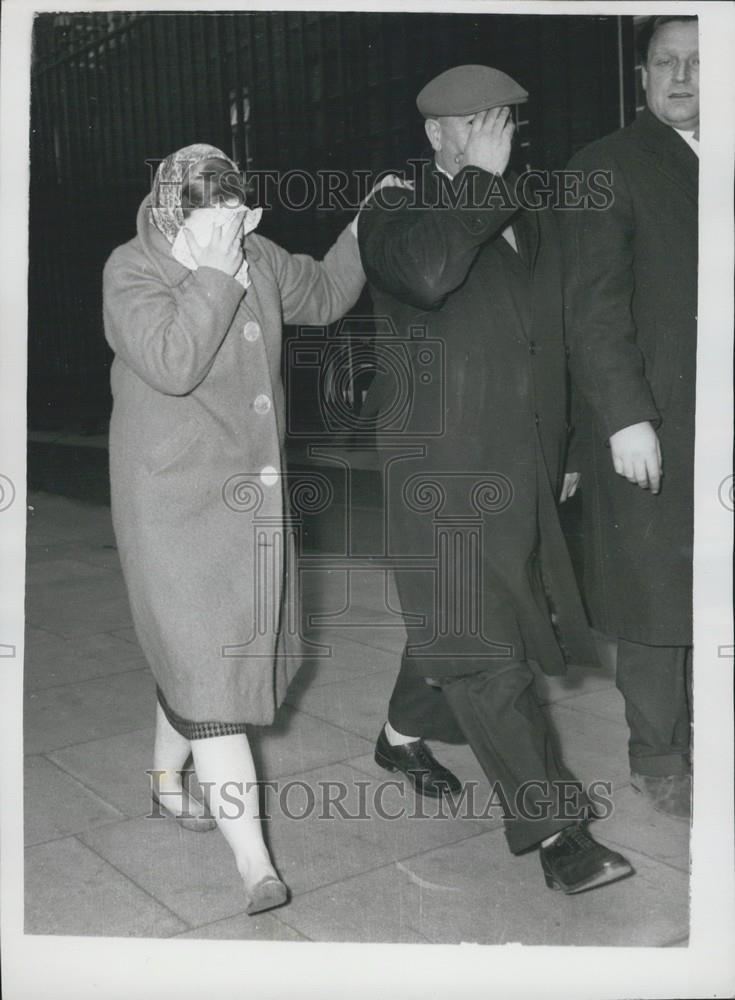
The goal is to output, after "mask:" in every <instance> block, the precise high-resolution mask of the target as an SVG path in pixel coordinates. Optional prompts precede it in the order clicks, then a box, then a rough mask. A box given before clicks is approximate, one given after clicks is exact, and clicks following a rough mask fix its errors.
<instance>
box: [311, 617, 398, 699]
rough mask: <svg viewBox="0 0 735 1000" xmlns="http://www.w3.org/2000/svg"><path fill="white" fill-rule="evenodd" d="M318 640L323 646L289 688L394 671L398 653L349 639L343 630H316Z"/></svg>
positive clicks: (396, 670) (396, 665) (330, 682)
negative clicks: (318, 632)
mask: <svg viewBox="0 0 735 1000" xmlns="http://www.w3.org/2000/svg"><path fill="white" fill-rule="evenodd" d="M311 641H316V640H311ZM318 642H319V644H320V646H322V647H323V648H322V649H320V651H319V655H318V656H314V657H313V658H310V659H308V660H307V661H306V662H305V663H304V664H303V665H302V667H301V669H300V670H299V672H298V673H297V674H296V677H295V678H294V680H293V681H292V682H291V691H292V692H296V691H300V690H303V689H305V688H311V687H321V685H322V684H333V683H334V682H335V681H342V680H345V679H347V678H351V677H364V676H366V675H369V674H375V673H380V672H381V671H384V670H395V672H396V674H398V670H399V668H400V657H399V656H398V655H397V654H396V653H393V652H386V651H385V650H383V649H375V648H374V647H369V646H364V645H363V644H362V643H359V642H352V641H351V640H350V639H348V638H345V636H344V634H342V633H340V632H338V631H332V632H329V631H328V630H326V629H325V630H324V631H322V632H320V634H319V639H318Z"/></svg>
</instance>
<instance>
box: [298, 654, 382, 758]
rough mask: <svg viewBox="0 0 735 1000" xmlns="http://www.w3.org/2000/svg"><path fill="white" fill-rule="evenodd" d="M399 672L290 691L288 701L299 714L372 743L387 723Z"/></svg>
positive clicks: (352, 678)
mask: <svg viewBox="0 0 735 1000" xmlns="http://www.w3.org/2000/svg"><path fill="white" fill-rule="evenodd" d="M397 673H398V670H397V668H396V669H390V670H383V671H381V672H380V673H374V674H370V676H368V677H351V678H349V679H347V680H344V681H340V682H338V683H335V684H324V685H322V686H321V687H313V688H303V689H300V690H298V689H297V690H294V691H292V692H289V694H288V695H287V702H288V704H289V705H291V706H292V707H293V708H297V709H298V710H299V711H302V712H307V713H308V714H309V715H313V716H315V717H316V718H318V719H324V720H325V721H326V722H331V723H332V724H334V725H337V726H344V727H345V728H348V729H350V731H352V732H356V733H358V734H359V735H360V736H363V737H364V738H365V739H368V740H370V741H371V743H372V742H374V741H375V739H376V738H377V735H378V733H379V731H380V728H381V726H382V725H384V723H385V717H386V712H387V711H388V701H389V699H390V694H391V691H392V690H393V686H394V684H395V682H396V675H397ZM352 756H357V755H356V754H353V755H352Z"/></svg>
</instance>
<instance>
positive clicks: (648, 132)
mask: <svg viewBox="0 0 735 1000" xmlns="http://www.w3.org/2000/svg"><path fill="white" fill-rule="evenodd" d="M632 131H633V132H634V134H635V136H636V139H637V140H638V144H639V146H640V147H641V148H642V149H644V150H645V151H646V153H647V154H648V156H649V157H651V158H652V159H653V161H654V163H655V167H656V169H657V170H658V171H660V173H662V174H664V175H665V176H666V177H668V178H669V180H671V181H673V182H674V184H677V185H678V186H679V187H680V188H681V189H682V191H684V193H685V194H686V195H687V197H688V198H690V199H691V200H692V201H693V202H694V204H695V205H696V204H697V201H698V188H699V159H698V157H697V154H696V153H695V152H694V150H693V149H690V147H689V146H688V145H687V143H686V142H684V140H683V139H682V137H681V136H680V135H677V134H676V132H675V131H674V129H673V128H671V127H670V126H668V125H664V124H663V122H660V121H659V120H658V118H656V116H655V115H654V114H652V113H651V112H650V111H649V110H648V108H646V109H645V110H644V111H642V112H641V114H640V116H639V117H638V118H637V119H636V121H635V122H634V123H633V125H632Z"/></svg>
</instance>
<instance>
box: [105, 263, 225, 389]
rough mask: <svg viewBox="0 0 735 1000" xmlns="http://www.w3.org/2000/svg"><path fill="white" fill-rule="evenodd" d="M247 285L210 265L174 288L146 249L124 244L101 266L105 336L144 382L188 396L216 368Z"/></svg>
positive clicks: (153, 386)
mask: <svg viewBox="0 0 735 1000" xmlns="http://www.w3.org/2000/svg"><path fill="white" fill-rule="evenodd" d="M243 292H244V289H243V287H242V285H241V284H240V283H239V282H237V281H235V279H234V278H231V277H230V276H229V275H227V274H225V273H224V272H223V271H219V270H217V269H216V268H212V267H200V268H198V269H197V270H196V271H193V272H192V274H191V277H190V278H188V279H186V280H185V282H184V283H183V285H182V287H181V288H176V289H173V288H170V287H169V286H168V285H166V284H165V282H164V281H163V280H162V279H161V278H160V276H159V275H158V274H157V273H156V272H155V271H154V269H153V266H152V265H151V264H150V262H148V261H147V260H146V259H145V258H144V257H143V256H142V255H140V254H136V253H134V252H132V251H130V250H129V249H127V248H125V247H120V248H118V249H117V250H116V251H114V252H113V253H112V255H111V256H110V258H109V260H108V261H107V263H106V265H105V269H104V273H103V309H104V323H105V336H106V337H107V341H108V343H109V345H110V347H111V348H112V349H113V351H114V352H115V354H116V355H118V356H119V357H120V358H122V360H123V361H124V362H125V364H126V365H128V367H129V368H131V369H132V370H133V371H134V372H135V373H136V374H137V375H138V376H139V377H140V378H141V379H143V381H144V382H146V383H147V384H148V385H150V386H151V387H152V388H154V389H157V390H158V391H159V392H163V393H166V394H167V395H172V396H185V395H186V394H187V393H189V392H191V391H192V390H193V389H195V388H196V386H197V385H199V383H200V382H201V381H202V379H203V378H204V377H205V376H206V374H207V372H208V371H209V369H210V368H211V366H212V364H213V362H214V359H215V356H216V354H217V351H218V350H219V347H220V345H221V343H222V341H223V340H224V337H225V334H226V333H227V330H228V329H229V327H230V324H231V323H232V320H233V318H234V316H235V312H236V311H237V307H238V305H239V303H240V299H241V298H242V295H243Z"/></svg>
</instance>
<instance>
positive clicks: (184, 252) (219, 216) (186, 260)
mask: <svg viewBox="0 0 735 1000" xmlns="http://www.w3.org/2000/svg"><path fill="white" fill-rule="evenodd" d="M199 211H200V212H207V213H208V215H207V217H206V219H205V218H204V217H203V216H201V215H200V216H199V217H198V218H199V220H201V222H202V223H203V225H198V226H197V227H196V229H194V228H193V227H187V226H182V227H181V229H180V230H179V231H178V233H177V234H176V239H175V240H174V242H173V244H172V246H171V253H172V254H173V257H174V259H175V260H177V261H178V262H179V264H182V265H183V266H184V267H187V268H188V269H189V270H190V271H196V270H197V269H198V267H199V265H198V264H197V262H196V261H195V260H194V258H193V256H192V253H191V250H190V249H189V244H188V243H187V242H186V236H185V235H184V229H185V228H188V229H189V230H190V232H193V235H194V236H195V238H196V239H197V240H198V242H199V243H200V244H201V245H202V246H209V238H208V237H211V233H212V226H213V225H214V224H215V223H216V224H217V225H221V224H222V221H225V219H226V218H227V216H226V215H225V213H227V215H229V214H230V213H231V212H232V211H233V210H232V209H231V208H212V209H200V210H199ZM235 211H236V212H238V213H240V212H244V213H245V222H244V224H243V231H242V234H243V238H244V237H245V236H247V235H248V233H252V231H253V230H254V229H255V228H256V227H257V225H258V223H259V222H260V217H261V216H262V214H263V209H262V208H246V207H242V208H238V209H236V210H235ZM234 277H235V281H239V282H240V284H241V285H242V287H243V288H248V287H249V285H250V278H249V277H248V262H247V260H245V259H243V262H242V264H241V265H240V268H239V270H238V272H237V274H235V276H234Z"/></svg>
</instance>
